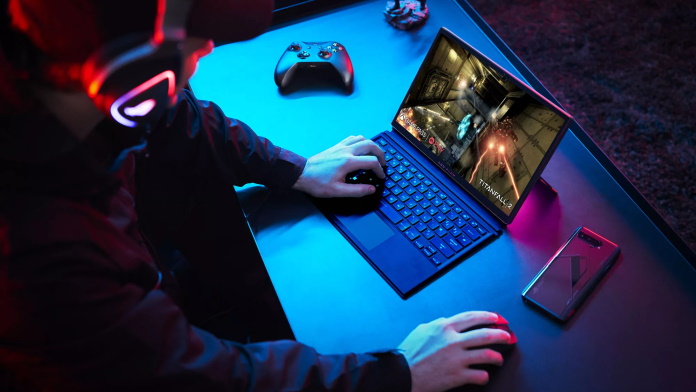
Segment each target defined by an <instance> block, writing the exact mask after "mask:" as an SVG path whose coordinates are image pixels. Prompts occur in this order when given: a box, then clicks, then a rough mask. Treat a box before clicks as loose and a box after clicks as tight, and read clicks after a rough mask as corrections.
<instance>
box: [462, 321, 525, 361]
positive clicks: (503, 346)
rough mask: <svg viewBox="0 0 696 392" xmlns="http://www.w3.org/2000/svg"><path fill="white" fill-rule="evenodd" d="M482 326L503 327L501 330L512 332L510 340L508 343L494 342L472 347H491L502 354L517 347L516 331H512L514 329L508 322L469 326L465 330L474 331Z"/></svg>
mask: <svg viewBox="0 0 696 392" xmlns="http://www.w3.org/2000/svg"><path fill="white" fill-rule="evenodd" d="M481 328H492V329H501V330H503V331H505V332H507V333H509V334H510V341H509V342H508V343H494V344H487V345H483V346H477V347H471V349H482V348H489V349H491V350H494V351H497V352H499V353H501V354H506V353H508V352H509V351H511V350H512V349H513V348H514V347H515V343H517V337H516V336H515V333H514V332H512V330H511V329H510V327H509V326H508V325H507V324H482V325H477V326H475V327H473V328H469V329H467V330H466V331H464V332H467V331H473V330H475V329H481Z"/></svg>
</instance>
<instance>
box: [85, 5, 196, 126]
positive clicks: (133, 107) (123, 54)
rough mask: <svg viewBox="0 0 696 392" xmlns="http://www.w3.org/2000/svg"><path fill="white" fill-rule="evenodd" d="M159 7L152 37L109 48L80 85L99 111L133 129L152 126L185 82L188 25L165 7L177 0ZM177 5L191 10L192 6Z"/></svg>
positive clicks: (88, 68)
mask: <svg viewBox="0 0 696 392" xmlns="http://www.w3.org/2000/svg"><path fill="white" fill-rule="evenodd" d="M157 1H158V10H157V18H156V21H155V28H154V34H153V35H152V36H151V37H148V38H147V39H146V41H145V42H143V40H142V37H129V38H127V39H125V40H120V41H117V42H110V43H107V44H106V45H105V47H103V48H102V49H101V50H99V51H98V52H97V53H94V54H93V55H92V56H91V57H90V58H89V59H88V60H87V62H86V63H85V65H84V66H83V69H82V85H83V86H84V89H85V91H86V92H87V94H88V95H89V97H90V98H91V99H92V101H93V102H94V104H95V105H96V107H97V108H98V109H99V110H101V111H102V112H103V113H104V114H106V115H107V116H110V117H111V118H113V119H114V120H116V121H117V122H118V123H120V124H122V125H124V126H127V127H131V128H133V127H136V126H143V125H147V124H150V123H152V122H154V121H156V120H157V119H158V118H159V117H160V116H161V115H162V114H163V113H164V111H165V110H166V109H167V107H168V106H169V104H170V102H171V101H172V100H173V99H174V97H175V94H176V83H177V81H178V80H179V77H180V76H181V67H182V63H183V56H182V52H181V46H182V42H183V40H184V38H185V37H186V33H185V23H186V19H185V18H183V20H181V19H179V20H177V18H175V17H172V15H171V12H169V13H168V12H167V10H168V7H167V3H168V2H172V1H173V0H157ZM175 1H177V2H179V3H186V4H182V6H185V7H187V9H188V7H189V6H190V1H185V0H175ZM182 14H184V15H185V13H182Z"/></svg>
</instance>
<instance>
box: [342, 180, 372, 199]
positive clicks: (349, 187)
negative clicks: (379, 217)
mask: <svg viewBox="0 0 696 392" xmlns="http://www.w3.org/2000/svg"><path fill="white" fill-rule="evenodd" d="M334 189H335V191H336V192H337V193H336V194H338V195H341V197H363V196H367V195H371V194H373V193H375V190H376V189H375V187H374V186H372V185H367V184H346V183H337V184H336V185H335V188H334Z"/></svg>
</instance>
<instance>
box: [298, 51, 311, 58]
mask: <svg viewBox="0 0 696 392" xmlns="http://www.w3.org/2000/svg"><path fill="white" fill-rule="evenodd" d="M297 57H299V58H301V59H303V60H304V59H306V58H307V57H309V52H308V51H306V50H303V51H301V52H300V53H298V54H297Z"/></svg>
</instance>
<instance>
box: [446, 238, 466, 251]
mask: <svg viewBox="0 0 696 392" xmlns="http://www.w3.org/2000/svg"><path fill="white" fill-rule="evenodd" d="M442 241H444V242H445V244H447V245H449V246H450V248H452V250H454V251H455V252H459V251H460V250H462V249H463V247H462V245H461V244H460V243H459V242H458V241H457V240H456V239H454V237H452V236H451V235H448V236H445V237H443V238H442Z"/></svg>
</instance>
